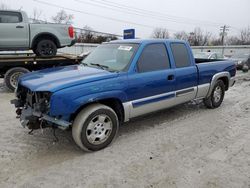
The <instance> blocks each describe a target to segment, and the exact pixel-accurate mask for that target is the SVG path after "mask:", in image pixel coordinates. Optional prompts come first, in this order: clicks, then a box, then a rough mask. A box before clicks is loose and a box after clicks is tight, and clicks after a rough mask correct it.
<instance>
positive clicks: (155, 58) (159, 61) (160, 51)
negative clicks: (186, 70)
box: [137, 44, 170, 72]
mask: <svg viewBox="0 0 250 188" xmlns="http://www.w3.org/2000/svg"><path fill="white" fill-rule="evenodd" d="M169 67H170V64H169V58H168V54H167V50H166V47H165V45H164V44H150V45H148V46H146V47H145V48H144V50H143V52H142V54H141V56H140V58H139V61H138V62H137V68H138V72H149V71H156V70H163V69H169Z"/></svg>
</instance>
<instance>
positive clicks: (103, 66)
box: [90, 63, 109, 70]
mask: <svg viewBox="0 0 250 188" xmlns="http://www.w3.org/2000/svg"><path fill="white" fill-rule="evenodd" d="M90 65H95V66H97V67H100V68H101V69H103V70H105V69H109V67H108V66H107V65H101V64H99V63H90Z"/></svg>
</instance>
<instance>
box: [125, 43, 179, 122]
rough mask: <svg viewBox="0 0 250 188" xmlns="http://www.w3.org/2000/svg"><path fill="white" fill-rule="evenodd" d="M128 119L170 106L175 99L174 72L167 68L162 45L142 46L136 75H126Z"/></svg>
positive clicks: (163, 44)
mask: <svg viewBox="0 0 250 188" xmlns="http://www.w3.org/2000/svg"><path fill="white" fill-rule="evenodd" d="M128 81H129V87H128V88H129V89H128V91H127V95H128V100H129V101H130V103H131V109H130V117H131V118H132V117H136V116H139V115H142V114H146V113H149V112H152V111H156V110H160V109H163V108H166V107H168V106H171V105H172V104H173V102H174V98H175V93H174V89H175V72H174V70H173V69H172V68H171V65H170V60H169V56H168V53H167V50H166V45H165V43H154V44H148V45H146V46H145V47H144V49H143V51H142V53H141V55H140V57H139V59H138V61H137V66H136V72H135V73H132V74H129V75H128Z"/></svg>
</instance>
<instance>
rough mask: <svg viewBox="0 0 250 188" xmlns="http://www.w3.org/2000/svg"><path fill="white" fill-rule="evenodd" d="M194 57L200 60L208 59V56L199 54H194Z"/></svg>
mask: <svg viewBox="0 0 250 188" xmlns="http://www.w3.org/2000/svg"><path fill="white" fill-rule="evenodd" d="M194 57H195V58H200V59H208V57H209V54H207V53H202V52H200V53H195V54H194Z"/></svg>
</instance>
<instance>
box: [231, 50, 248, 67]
mask: <svg viewBox="0 0 250 188" xmlns="http://www.w3.org/2000/svg"><path fill="white" fill-rule="evenodd" d="M231 59H232V60H233V61H234V62H235V64H236V67H237V69H240V70H241V69H243V67H244V65H245V66H247V68H248V69H249V68H250V53H245V54H235V55H233V56H232V57H231Z"/></svg>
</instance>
